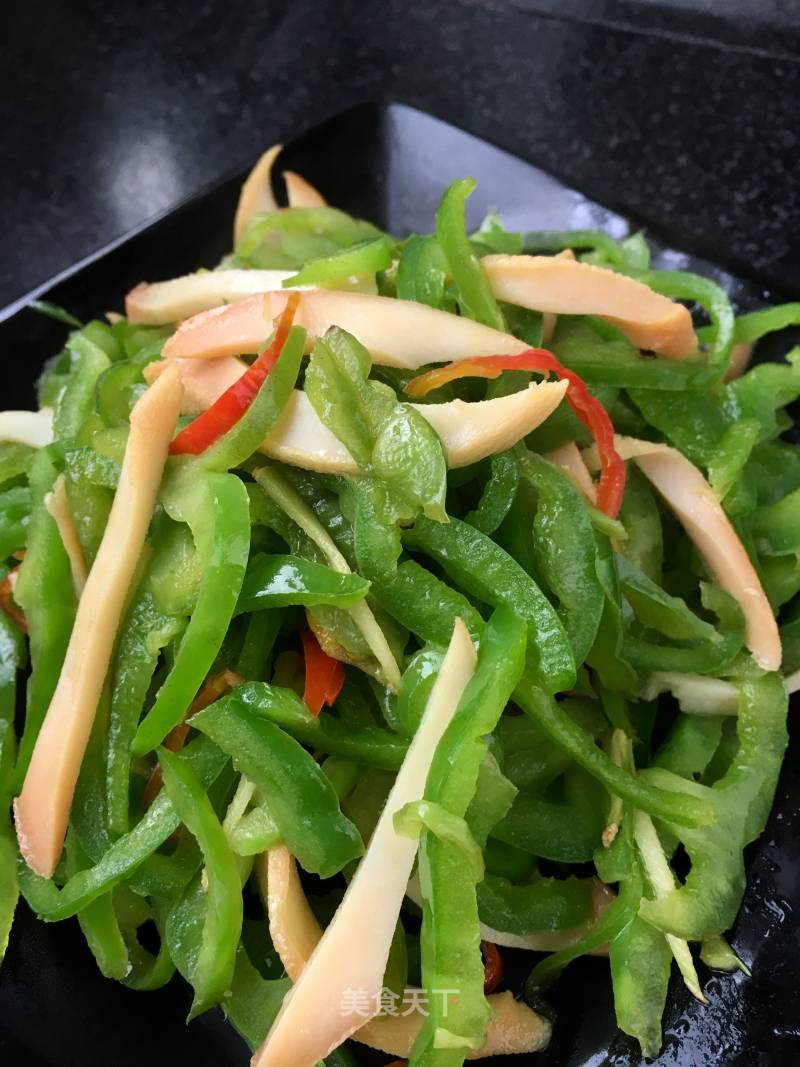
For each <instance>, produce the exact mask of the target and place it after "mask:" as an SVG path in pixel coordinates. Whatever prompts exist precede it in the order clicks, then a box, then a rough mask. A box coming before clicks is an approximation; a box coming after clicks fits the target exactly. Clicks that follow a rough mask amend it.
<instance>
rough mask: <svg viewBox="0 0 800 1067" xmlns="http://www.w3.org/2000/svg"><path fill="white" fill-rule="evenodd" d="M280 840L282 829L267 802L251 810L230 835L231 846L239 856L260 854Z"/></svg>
mask: <svg viewBox="0 0 800 1067" xmlns="http://www.w3.org/2000/svg"><path fill="white" fill-rule="evenodd" d="M280 840H281V834H280V830H279V829H278V827H277V824H276V823H275V820H274V819H273V818H272V816H271V815H270V813H269V808H268V807H267V805H266V804H259V806H258V807H256V808H253V810H252V811H249V812H248V813H247V814H246V815H245V816H244V818H243V819H242V821H241V822H240V823H239V824H238V825H237V826H236V827H235V828H234V829H233V831H232V832H231V835H230V841H231V848H232V849H233V851H234V852H235V853H236V855H237V856H259V855H261V853H262V852H266V851H267V850H268V849H270V848H272V847H273V845H277V844H278V842H279V841H280Z"/></svg>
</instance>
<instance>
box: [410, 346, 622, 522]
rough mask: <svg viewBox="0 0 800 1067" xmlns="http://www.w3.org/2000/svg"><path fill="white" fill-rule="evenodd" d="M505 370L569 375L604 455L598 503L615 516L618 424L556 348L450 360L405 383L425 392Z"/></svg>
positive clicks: (574, 397)
mask: <svg viewBox="0 0 800 1067" xmlns="http://www.w3.org/2000/svg"><path fill="white" fill-rule="evenodd" d="M504 370H528V371H536V372H537V373H539V374H548V373H553V374H555V375H556V377H558V378H563V379H565V380H566V381H567V382H568V383H569V386H568V388H567V402H568V403H569V406H570V407H571V408H572V410H573V411H574V412H575V415H576V416H577V418H578V419H580V421H581V422H582V423H583V425H584V426H586V427H587V429H588V430H590V431H591V434H592V436H593V437H594V439H595V441H596V442H597V451H598V453H599V456H600V483H599V485H598V487H597V506H598V508H599V509H600V511H604V512H605V513H606V515H609V516H610V517H611V518H612V519H615V518H616V517H617V515H618V514H619V509H620V506H621V504H622V494H623V493H624V491H625V464H624V463H623V462H622V459H621V458H620V456H619V455H618V453H617V451H616V449H615V448H614V426H613V424H612V422H611V419H610V418H609V415H608V412H607V411H606V409H605V408H604V407H603V405H602V404H601V403H600V401H599V400H598V399H597V397H595V396H592V394H591V393H590V392H589V390H588V389H587V387H586V383H585V382H584V380H583V378H581V377H580V376H579V375H577V374H576V373H575V372H574V371H572V370H570V369H569V367H565V366H564V364H563V363H562V362H561V360H559V359H558V358H557V357H556V356H554V355H553V353H552V352H548V351H547V349H545V348H529V349H527V350H526V351H525V352H521V353H520V354H519V355H518V356H502V355H501V356H479V357H477V358H475V359H464V360H461V362H459V363H448V364H447V366H445V367H437V368H436V369H435V370H431V371H428V372H427V373H426V374H420V375H418V376H417V377H416V378H412V379H411V381H410V382H408V384H407V385H406V387H405V391H406V392H407V393H408V394H409V396H413V397H420V396H425V394H426V393H429V392H430V391H431V389H438V388H439V386H441V385H446V384H447V382H452V381H454V380H455V379H457V378H467V377H470V378H498V377H499V376H500V374H501V373H502V372H503V371H504Z"/></svg>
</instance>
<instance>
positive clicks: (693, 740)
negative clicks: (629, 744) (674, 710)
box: [651, 714, 725, 780]
mask: <svg viewBox="0 0 800 1067" xmlns="http://www.w3.org/2000/svg"><path fill="white" fill-rule="evenodd" d="M724 721H725V720H724V718H723V716H721V715H686V714H680V715H678V717H677V719H676V720H675V722H674V723H673V724H672V727H671V729H670V731H669V733H668V734H667V736H666V738H665V739H664V741H663V742H662V744H661V747H660V748H659V750H658V752H657V753H656V754H655V756H654V757H653V761H652V764H651V766H653V767H661V768H662V769H663V770H666V771H672V773H673V774H679V775H680V776H681V777H682V778H690V779H693V780H697V779H698V778H699V777H700V776H701V775H702V774H703V773H704V772H705V770H706V767H708V765H709V763H710V762H711V758H712V756H713V755H714V753H715V752H716V751H717V748H718V747H719V743H720V740H721V738H722V726H723V723H724Z"/></svg>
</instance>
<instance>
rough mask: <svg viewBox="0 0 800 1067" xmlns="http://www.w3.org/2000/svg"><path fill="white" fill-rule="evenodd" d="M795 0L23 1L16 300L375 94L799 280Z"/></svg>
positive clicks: (5, 268) (15, 42)
mask: <svg viewBox="0 0 800 1067" xmlns="http://www.w3.org/2000/svg"><path fill="white" fill-rule="evenodd" d="M690 7H691V8H693V9H694V10H690ZM723 7H724V13H720V9H721V8H723ZM793 7H796V5H795V4H793V3H791V2H786V0H783V2H782V0H766V2H760V3H759V4H758V5H755V4H752V3H751V2H750V3H748V2H747V0H727V2H726V3H725V4H724V5H722V4H720V3H714V2H712V0H699V2H695V3H692V4H690V3H689V0H671V2H669V3H659V2H655V0H602V2H594V0H592V2H590V0H558V2H557V0H450V2H449V3H441V2H436V0H434V2H429V3H426V4H425V3H423V4H417V5H414V4H406V3H399V2H397V0H381V2H377V3H376V2H373V3H369V4H368V3H362V2H358V0H315V2H314V3H307V2H302V0H295V2H293V3H276V2H272V3H266V4H260V5H259V4H252V3H247V4H245V3H242V2H240V0H228V2H227V3H224V4H223V3H215V2H213V0H207V2H202V0H194V2H191V3H190V2H187V0H172V2H170V3H165V2H163V0H162V2H156V3H150V4H145V5H139V6H134V5H126V6H124V7H123V6H122V5H108V4H105V3H101V2H99V0H83V2H81V3H76V2H74V0H73V2H64V0H61V2H58V0H45V2H43V3H39V4H36V5H29V6H25V7H18V8H16V9H15V20H14V25H13V28H12V29H10V30H7V35H6V36H5V39H4V41H3V43H2V44H0V59H1V60H2V62H0V87H2V92H0V122H2V129H3V146H4V148H5V151H6V156H7V162H6V166H5V167H4V168H3V171H2V176H1V177H0V212H2V218H3V222H4V225H3V228H2V232H1V233H0V306H2V305H4V304H6V303H7V302H9V301H11V300H12V299H14V298H16V297H18V296H20V295H22V294H23V293H25V292H27V291H29V290H30V289H32V288H33V287H35V286H36V285H38V284H40V283H41V282H43V281H45V280H46V279H47V278H49V277H51V276H52V275H53V274H55V273H56V272H57V271H59V270H61V269H63V268H65V267H67V266H68V265H70V264H71V263H73V262H75V261H76V260H77V259H80V258H81V257H83V256H85V255H86V254H88V253H90V252H91V251H93V250H95V249H97V248H99V247H101V246H103V245H104V244H105V243H107V242H108V241H109V240H111V239H112V238H114V237H117V236H119V235H121V234H122V233H125V232H126V231H128V230H130V229H132V228H134V227H136V226H138V225H140V224H141V223H142V222H144V221H145V220H147V219H150V218H153V217H154V216H156V215H158V214H160V213H161V212H163V211H166V210H168V209H169V208H170V207H172V206H173V205H174V204H176V203H177V202H179V201H180V200H182V199H184V198H185V197H186V196H188V195H190V194H192V193H193V192H195V191H197V190H198V189H200V188H202V187H204V186H207V185H208V184H210V183H213V182H214V181H215V180H217V179H218V178H219V177H220V176H221V175H223V174H225V173H227V172H230V171H231V170H234V169H236V168H238V167H240V166H242V165H244V164H246V163H247V162H248V161H249V160H250V159H252V158H253V157H254V156H255V155H256V154H257V153H258V152H259V151H260V150H261V149H262V148H263V147H264V146H266V145H267V144H269V143H271V142H273V141H275V140H279V139H285V138H288V137H290V136H292V135H293V134H294V133H296V132H297V131H299V130H300V129H302V128H304V127H306V126H309V125H312V124H314V123H315V122H317V121H318V120H320V119H321V118H324V117H326V116H327V115H330V114H332V113H333V112H335V111H338V110H340V109H342V108H345V107H347V106H349V105H351V104H354V103H357V102H360V101H362V100H365V99H370V98H373V99H374V98H381V99H389V98H393V99H398V100H402V101H404V102H406V103H410V104H413V105H415V106H417V107H420V108H422V109H425V110H428V111H431V112H433V113H435V114H437V115H439V116H441V117H442V118H445V119H448V120H449V121H451V122H454V123H456V124H459V125H461V126H463V127H465V128H467V129H469V130H470V131H472V132H474V133H476V134H478V135H480V136H482V137H484V138H486V139H488V140H490V141H493V142H495V143H497V144H499V145H501V146H503V147H505V148H507V149H509V150H511V151H513V152H515V153H518V154H519V155H521V156H523V157H525V158H527V159H530V160H532V161H534V162H536V163H538V164H539V165H541V166H543V167H545V168H547V169H549V170H551V171H552V172H553V173H555V174H557V175H558V176H559V177H561V178H563V179H565V180H566V181H568V182H569V183H571V184H573V185H575V186H577V187H578V188H580V189H582V190H583V191H585V192H586V193H588V194H589V195H591V196H593V197H594V198H595V199H597V200H600V201H603V202H606V203H608V204H610V205H611V206H614V207H620V208H624V209H625V210H627V212H628V213H631V214H633V215H635V216H636V217H638V218H640V219H641V220H643V221H644V222H646V223H649V224H651V225H652V226H654V227H655V228H656V229H658V228H659V227H660V228H662V229H663V228H668V229H669V230H670V238H671V243H672V244H677V245H681V244H684V245H687V246H689V247H693V248H694V250H696V251H699V252H702V251H703V250H704V247H705V245H708V244H710V241H711V238H712V237H713V238H714V241H715V243H716V244H717V245H718V244H719V243H724V244H725V245H726V246H727V247H729V248H730V250H731V254H730V260H731V263H732V264H733V265H734V266H737V267H738V268H739V270H740V272H741V271H744V272H747V268H748V267H750V269H753V270H757V271H759V272H761V274H762V275H763V276H765V277H769V278H770V279H771V280H772V281H773V284H775V285H777V286H778V287H779V288H783V289H785V290H787V291H791V290H797V289H800V275H798V267H797V263H798V261H797V257H796V256H795V257H794V258H795V264H794V266H793V267H792V266H790V264H789V255H790V252H791V249H792V247H793V244H794V242H795V240H796V234H797V232H798V229H800V227H798V223H800V183H799V182H798V180H797V167H796V159H797V149H798V132H797V124H796V113H797V112H796V107H797V104H796V101H797V99H798V96H799V95H800V94H799V93H798V89H800V78H799V77H798V73H800V47H798V45H800V31H799V30H798V28H797V26H798V23H797V20H796V18H794V16H793V15H792V8H793ZM755 8H757V10H753V9H755ZM720 203H722V204H723V205H724V210H723V211H722V212H721V213H720V212H719V211H717V212H716V213H715V217H714V219H713V221H711V220H709V217H708V215H709V212H708V205H709V204H716V205H719V204H720Z"/></svg>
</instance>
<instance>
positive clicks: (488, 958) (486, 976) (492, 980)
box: [481, 941, 505, 993]
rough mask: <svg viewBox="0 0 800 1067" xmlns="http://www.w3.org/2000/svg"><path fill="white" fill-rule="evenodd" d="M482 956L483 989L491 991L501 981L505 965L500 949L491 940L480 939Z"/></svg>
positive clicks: (485, 991) (486, 991) (487, 991)
mask: <svg viewBox="0 0 800 1067" xmlns="http://www.w3.org/2000/svg"><path fill="white" fill-rule="evenodd" d="M481 955H482V956H483V991H484V993H493V992H494V991H495V989H497V987H498V986H499V985H500V983H501V982H502V981H503V972H504V970H505V966H504V964H503V957H502V956H501V955H500V950H499V948H498V947H497V945H495V944H494V942H492V941H481Z"/></svg>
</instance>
